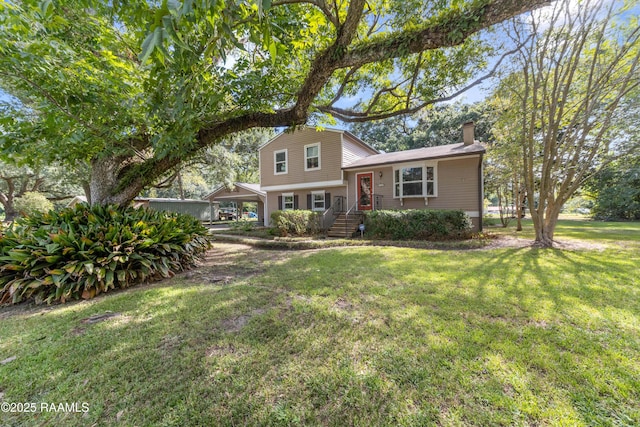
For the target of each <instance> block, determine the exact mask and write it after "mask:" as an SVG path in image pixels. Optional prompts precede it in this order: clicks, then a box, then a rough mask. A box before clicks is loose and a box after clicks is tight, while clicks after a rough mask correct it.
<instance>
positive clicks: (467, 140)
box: [462, 122, 476, 145]
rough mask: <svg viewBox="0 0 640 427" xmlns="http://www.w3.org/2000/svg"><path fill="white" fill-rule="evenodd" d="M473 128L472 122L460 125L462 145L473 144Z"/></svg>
mask: <svg viewBox="0 0 640 427" xmlns="http://www.w3.org/2000/svg"><path fill="white" fill-rule="evenodd" d="M475 127H476V125H475V124H473V122H467V123H465V124H463V125H462V141H463V142H464V145H473V143H474V142H475Z"/></svg>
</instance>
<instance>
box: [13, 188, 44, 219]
mask: <svg viewBox="0 0 640 427" xmlns="http://www.w3.org/2000/svg"><path fill="white" fill-rule="evenodd" d="M14 207H15V210H16V212H19V213H20V216H31V215H35V214H39V213H45V212H49V211H50V210H52V209H53V203H51V202H50V201H49V199H47V198H46V196H45V195H44V194H42V193H38V192H32V191H28V192H26V193H24V194H23V195H22V196H21V197H18V198H16V200H15V202H14Z"/></svg>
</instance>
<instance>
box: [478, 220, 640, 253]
mask: <svg viewBox="0 0 640 427" xmlns="http://www.w3.org/2000/svg"><path fill="white" fill-rule="evenodd" d="M492 222H494V223H495V224H500V220H499V219H497V218H492ZM522 228H523V230H522V231H520V232H516V231H515V229H516V221H515V220H512V221H511V222H510V223H509V226H508V227H507V228H502V227H500V226H498V225H495V226H491V227H486V228H485V231H489V232H491V233H496V234H499V235H503V234H506V235H512V236H518V237H522V238H525V239H531V240H533V239H534V238H535V233H534V231H533V224H532V222H531V220H530V219H524V220H523V221H522ZM555 237H556V239H559V240H566V239H580V240H586V241H592V242H598V243H604V244H614V245H619V244H623V246H627V247H635V248H640V222H605V221H591V220H589V219H587V218H584V219H561V220H559V221H558V225H557V228H556V236H555Z"/></svg>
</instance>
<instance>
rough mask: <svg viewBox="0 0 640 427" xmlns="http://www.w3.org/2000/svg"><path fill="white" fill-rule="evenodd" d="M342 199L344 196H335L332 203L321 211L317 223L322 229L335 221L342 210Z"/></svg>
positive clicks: (324, 229)
mask: <svg viewBox="0 0 640 427" xmlns="http://www.w3.org/2000/svg"><path fill="white" fill-rule="evenodd" d="M344 199H345V197H344V196H335V197H334V199H333V205H331V207H330V208H328V209H326V210H325V211H324V212H323V213H322V216H321V217H320V224H319V225H320V228H321V229H322V230H323V231H326V230H328V229H330V228H331V226H333V224H334V223H335V222H336V218H338V216H339V215H340V214H341V213H342V212H344Z"/></svg>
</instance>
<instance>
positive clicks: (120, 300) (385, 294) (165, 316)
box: [0, 224, 640, 426]
mask: <svg viewBox="0 0 640 427" xmlns="http://www.w3.org/2000/svg"><path fill="white" fill-rule="evenodd" d="M570 228H571V226H570V224H567V228H566V230H567V231H566V232H567V233H571V231H570ZM562 233H564V231H563V232H562ZM562 233H561V234H560V236H561V235H563V234H562ZM616 233H617V231H615V230H609V231H606V232H602V233H601V234H602V235H605V236H610V235H611V236H615V235H616ZM611 238H613V237H611ZM632 241H633V239H632ZM225 248H227V249H225ZM228 248H231V249H228ZM216 251H217V252H216V253H215V254H214V255H215V256H214V257H213V259H215V260H216V263H215V264H214V265H210V266H208V267H206V268H202V269H200V270H198V271H196V272H193V273H188V274H182V275H179V276H176V277H175V278H173V279H171V280H168V281H164V282H161V283H158V284H155V285H151V286H146V287H142V288H138V289H131V290H128V291H125V292H119V293H115V294H113V295H107V296H105V297H102V298H99V299H96V300H93V301H89V302H81V303H76V304H70V305H65V306H55V307H51V308H45V309H40V308H29V307H24V308H21V309H15V308H13V309H4V311H5V312H4V313H2V312H0V319H1V320H0V360H4V359H6V358H8V357H10V356H16V357H17V358H16V359H15V360H14V361H12V362H8V363H6V364H5V365H1V364H0V394H1V395H2V398H1V400H3V401H4V402H37V403H38V405H39V404H40V403H41V402H50V403H59V402H87V403H88V404H89V406H90V410H89V412H88V413H86V414H83V413H67V414H65V413H52V412H39V413H37V414H16V413H5V414H3V417H4V418H3V421H2V424H3V425H5V424H6V425H27V426H28V425H70V426H74V425H78V426H84V425H92V424H99V425H116V424H124V425H166V426H169V425H179V426H186V425H193V426H200V425H220V426H233V425H271V426H290V425H330V426H348V425H354V426H360V425H376V426H377V425H383V426H384V425H389V426H397V425H400V426H416V425H445V426H456V425H479V426H486V425H571V426H574V425H577V426H581V425H584V426H587V425H588V426H592V425H603V426H622V425H629V426H631V425H638V424H640V406H639V405H638V402H639V401H640V277H639V276H638V273H637V272H638V266H640V253H639V252H638V251H637V250H635V248H631V249H630V248H619V247H618V248H614V247H611V248H609V249H606V250H604V251H560V250H538V249H532V248H519V249H494V250H481V251H433V250H424V249H407V248H390V247H385V248H381V247H360V248H346V249H327V250H320V251H307V252H291V251H289V252H278V251H269V250H264V249H257V248H252V249H250V250H247V249H246V248H244V247H240V246H233V245H230V246H228V247H226V246H219V247H218V248H217V249H216ZM234 272H241V273H242V274H241V275H238V276H236V277H230V276H231V275H233V273H234ZM223 277H224V280H222V279H221V278H223ZM108 311H111V312H115V313H119V314H120V316H118V317H113V318H110V319H108V320H105V321H103V322H99V323H94V324H89V323H83V319H87V318H88V317H90V316H92V315H94V314H101V313H105V312H108Z"/></svg>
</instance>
